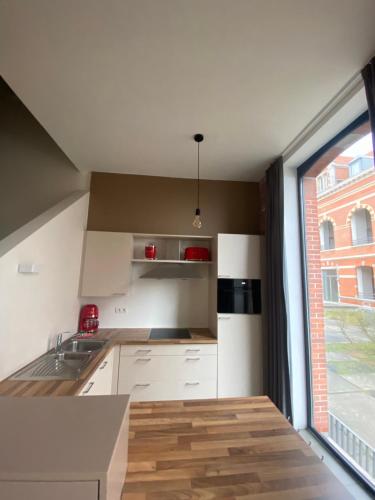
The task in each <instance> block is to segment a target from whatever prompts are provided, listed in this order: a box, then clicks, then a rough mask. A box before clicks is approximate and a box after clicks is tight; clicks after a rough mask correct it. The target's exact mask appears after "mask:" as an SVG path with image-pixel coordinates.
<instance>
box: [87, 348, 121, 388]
mask: <svg viewBox="0 0 375 500" xmlns="http://www.w3.org/2000/svg"><path fill="white" fill-rule="evenodd" d="M114 356H115V353H114V349H112V350H111V351H110V352H109V353H108V354H107V356H106V357H105V358H104V360H103V361H102V362H101V363H100V365H99V367H98V368H97V369H96V370H95V372H94V373H93V375H91V377H90V378H89V380H88V381H87V382H86V384H85V385H84V387H83V388H82V390H81V392H80V393H79V394H78V396H109V395H111V394H114V393H115V391H113V364H114Z"/></svg>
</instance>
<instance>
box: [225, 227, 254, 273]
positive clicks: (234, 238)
mask: <svg viewBox="0 0 375 500" xmlns="http://www.w3.org/2000/svg"><path fill="white" fill-rule="evenodd" d="M260 257H261V236H256V235H246V234H218V237H217V269H218V271H217V274H218V278H231V279H260V277H261V276H260V275H261V264H260Z"/></svg>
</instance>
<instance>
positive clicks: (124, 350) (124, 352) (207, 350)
mask: <svg viewBox="0 0 375 500" xmlns="http://www.w3.org/2000/svg"><path fill="white" fill-rule="evenodd" d="M211 354H212V355H217V344H179V345H172V344H165V345H160V344H159V345H152V344H144V345H123V346H121V356H192V355H194V356H199V355H211Z"/></svg>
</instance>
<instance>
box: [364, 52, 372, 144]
mask: <svg viewBox="0 0 375 500" xmlns="http://www.w3.org/2000/svg"><path fill="white" fill-rule="evenodd" d="M362 77H363V80H364V82H365V89H366V97H367V104H368V112H369V115H370V123H371V130H372V145H373V149H374V150H375V57H373V58H372V59H371V61H370V62H369V63H368V64H366V66H365V67H364V68H363V70H362Z"/></svg>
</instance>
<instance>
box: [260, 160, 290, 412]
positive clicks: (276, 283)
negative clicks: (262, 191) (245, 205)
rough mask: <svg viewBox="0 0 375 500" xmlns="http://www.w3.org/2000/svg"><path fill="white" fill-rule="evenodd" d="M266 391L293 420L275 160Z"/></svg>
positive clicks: (269, 184) (270, 179) (280, 187)
mask: <svg viewBox="0 0 375 500" xmlns="http://www.w3.org/2000/svg"><path fill="white" fill-rule="evenodd" d="M265 239H266V342H265V361H266V362H265V391H266V394H267V395H268V396H269V397H270V398H271V399H272V401H273V402H274V403H275V405H276V406H277V407H278V408H279V410H281V411H282V412H283V414H284V415H285V416H286V417H287V418H288V419H289V420H290V421H292V404H291V396H290V375H289V357H288V327H287V315H286V299H285V293H284V174H283V159H282V157H280V158H278V159H277V160H276V161H275V162H274V163H272V165H271V166H270V167H269V168H268V170H267V172H266V238H265Z"/></svg>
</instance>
